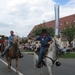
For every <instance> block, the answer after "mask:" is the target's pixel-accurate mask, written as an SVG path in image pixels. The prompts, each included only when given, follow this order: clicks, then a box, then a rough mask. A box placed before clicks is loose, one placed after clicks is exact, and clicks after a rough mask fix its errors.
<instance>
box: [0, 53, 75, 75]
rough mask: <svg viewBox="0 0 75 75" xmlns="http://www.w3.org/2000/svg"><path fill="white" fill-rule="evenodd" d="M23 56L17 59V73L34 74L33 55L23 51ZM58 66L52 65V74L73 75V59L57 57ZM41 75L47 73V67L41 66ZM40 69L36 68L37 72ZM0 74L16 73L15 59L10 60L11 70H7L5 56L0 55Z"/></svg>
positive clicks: (74, 61) (74, 63) (22, 74)
mask: <svg viewBox="0 0 75 75" xmlns="http://www.w3.org/2000/svg"><path fill="white" fill-rule="evenodd" d="M23 55H24V57H23V58H22V59H19V63H18V64H19V66H18V70H19V75H35V74H34V66H33V55H28V54H25V53H23ZM59 60H60V62H61V66H60V67H56V66H55V65H54V67H53V70H52V71H53V75H75V59H59ZM42 70H43V75H47V74H48V71H47V67H43V69H42ZM39 72H40V69H37V74H38V75H40V73H39ZM0 75H16V73H15V59H13V60H12V70H11V72H9V71H8V68H7V63H6V59H5V57H1V56H0Z"/></svg>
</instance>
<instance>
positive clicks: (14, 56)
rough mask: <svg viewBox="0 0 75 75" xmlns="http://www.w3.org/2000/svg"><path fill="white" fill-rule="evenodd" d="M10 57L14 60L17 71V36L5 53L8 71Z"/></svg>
mask: <svg viewBox="0 0 75 75" xmlns="http://www.w3.org/2000/svg"><path fill="white" fill-rule="evenodd" d="M12 59H15V60H16V73H18V59H19V50H18V37H16V36H15V37H14V39H13V45H12V46H11V48H10V49H9V51H8V52H7V53H6V60H7V62H8V68H9V71H10V70H11V61H12Z"/></svg>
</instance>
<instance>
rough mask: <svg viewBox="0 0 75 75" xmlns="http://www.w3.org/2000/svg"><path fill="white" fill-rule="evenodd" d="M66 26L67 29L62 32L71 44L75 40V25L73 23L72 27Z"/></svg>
mask: <svg viewBox="0 0 75 75" xmlns="http://www.w3.org/2000/svg"><path fill="white" fill-rule="evenodd" d="M64 24H65V28H64V29H63V30H62V31H63V34H64V35H65V36H66V38H67V40H68V41H69V44H71V41H73V39H74V38H75V23H74V22H72V23H71V24H70V25H69V24H66V23H64Z"/></svg>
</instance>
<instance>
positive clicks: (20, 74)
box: [0, 59, 24, 75]
mask: <svg viewBox="0 0 75 75" xmlns="http://www.w3.org/2000/svg"><path fill="white" fill-rule="evenodd" d="M0 61H1V62H3V63H4V64H5V65H7V66H8V64H7V63H6V62H5V61H3V60H2V59H0ZM11 69H12V70H13V71H15V72H16V69H14V68H13V67H12V66H11ZM18 73H19V75H24V74H22V73H21V72H19V71H18Z"/></svg>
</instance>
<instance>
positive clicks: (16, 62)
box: [16, 58, 18, 74]
mask: <svg viewBox="0 0 75 75" xmlns="http://www.w3.org/2000/svg"><path fill="white" fill-rule="evenodd" d="M16 74H18V58H16Z"/></svg>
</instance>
